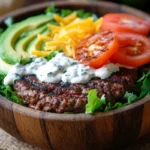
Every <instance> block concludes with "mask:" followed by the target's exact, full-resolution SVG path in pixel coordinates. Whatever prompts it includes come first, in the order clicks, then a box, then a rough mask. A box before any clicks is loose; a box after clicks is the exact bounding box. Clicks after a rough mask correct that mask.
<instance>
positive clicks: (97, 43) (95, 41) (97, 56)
mask: <svg viewBox="0 0 150 150" xmlns="http://www.w3.org/2000/svg"><path fill="white" fill-rule="evenodd" d="M117 50H118V39H117V36H116V34H115V32H112V31H110V30H103V31H101V32H98V33H96V34H94V35H93V36H91V37H89V38H87V39H84V40H82V41H81V42H80V43H79V44H78V45H77V48H76V52H75V58H76V59H77V60H79V61H80V62H81V63H83V64H85V65H89V66H91V67H93V68H100V67H101V66H103V65H104V64H106V63H107V62H108V61H109V59H110V58H111V57H112V55H113V54H114V53H116V52H117Z"/></svg>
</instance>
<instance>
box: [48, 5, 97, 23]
mask: <svg viewBox="0 0 150 150" xmlns="http://www.w3.org/2000/svg"><path fill="white" fill-rule="evenodd" d="M73 12H76V13H77V16H78V17H79V18H82V19H85V18H88V17H92V18H93V19H94V20H97V19H98V16H97V15H96V14H94V13H91V12H86V11H85V10H84V9H79V10H70V9H57V8H55V5H54V4H53V3H52V4H51V5H50V7H48V8H47V9H46V10H45V13H46V14H47V15H50V16H53V15H54V14H58V15H60V16H61V17H66V16H68V15H70V14H71V13H73Z"/></svg>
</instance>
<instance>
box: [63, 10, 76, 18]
mask: <svg viewBox="0 0 150 150" xmlns="http://www.w3.org/2000/svg"><path fill="white" fill-rule="evenodd" d="M71 13H73V10H70V9H62V10H61V11H60V15H61V17H66V16H69V15H70V14H71Z"/></svg>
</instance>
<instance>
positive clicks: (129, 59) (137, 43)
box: [111, 33, 150, 67]
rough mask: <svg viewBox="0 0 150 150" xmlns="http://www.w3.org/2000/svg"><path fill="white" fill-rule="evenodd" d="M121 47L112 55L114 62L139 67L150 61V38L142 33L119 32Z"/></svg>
mask: <svg viewBox="0 0 150 150" xmlns="http://www.w3.org/2000/svg"><path fill="white" fill-rule="evenodd" d="M118 42H119V45H120V46H119V49H118V51H117V52H116V53H115V54H114V55H113V56H112V57H111V61H112V62H114V63H120V64H122V65H126V66H131V67H139V66H142V65H145V64H147V63H149V62H150V40H149V39H148V38H147V37H145V36H142V35H138V34H132V33H118Z"/></svg>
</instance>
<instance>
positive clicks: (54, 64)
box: [4, 53, 119, 85]
mask: <svg viewBox="0 0 150 150" xmlns="http://www.w3.org/2000/svg"><path fill="white" fill-rule="evenodd" d="M117 71H119V66H118V65H116V64H113V63H109V64H106V65H104V66H103V67H101V68H99V69H93V68H91V67H89V66H85V65H83V64H80V63H79V62H78V61H76V60H74V59H72V58H69V57H67V56H66V55H65V54H64V53H58V54H57V55H56V56H55V57H53V58H52V59H51V60H49V61H47V60H46V59H45V58H35V60H34V61H33V62H31V63H29V64H26V65H20V64H16V65H14V66H13V67H12V68H11V69H10V71H9V73H8V74H7V76H6V77H5V79H4V84H5V85H12V84H14V82H15V81H16V80H19V79H21V77H22V76H23V75H28V74H34V75H36V76H37V78H38V79H39V80H40V81H43V82H49V83H58V82H60V81H62V82H69V83H83V84H84V83H87V82H88V81H89V80H91V79H92V78H93V77H99V78H101V79H106V78H108V77H109V76H110V75H111V74H112V73H114V72H117Z"/></svg>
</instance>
